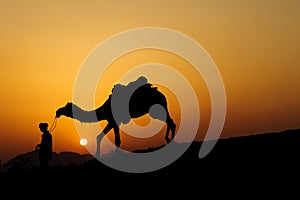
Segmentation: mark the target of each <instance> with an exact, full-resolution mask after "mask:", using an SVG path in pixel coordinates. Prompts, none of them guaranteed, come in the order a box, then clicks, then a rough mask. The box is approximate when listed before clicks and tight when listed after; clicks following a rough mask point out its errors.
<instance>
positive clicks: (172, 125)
mask: <svg viewBox="0 0 300 200" xmlns="http://www.w3.org/2000/svg"><path fill="white" fill-rule="evenodd" d="M170 130H171V139H170V138H169V133H170ZM175 130H176V124H175V123H174V120H173V119H171V118H170V117H168V119H167V131H166V135H165V140H166V141H167V143H170V142H171V140H173V139H174V136H175Z"/></svg>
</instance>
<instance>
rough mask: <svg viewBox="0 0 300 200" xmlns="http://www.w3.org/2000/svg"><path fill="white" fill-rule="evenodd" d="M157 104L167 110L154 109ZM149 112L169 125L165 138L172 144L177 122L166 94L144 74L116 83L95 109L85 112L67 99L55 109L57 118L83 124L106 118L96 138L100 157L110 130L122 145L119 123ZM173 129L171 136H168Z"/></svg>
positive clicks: (117, 144) (118, 145)
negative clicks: (135, 78) (110, 92)
mask: <svg viewBox="0 0 300 200" xmlns="http://www.w3.org/2000/svg"><path fill="white" fill-rule="evenodd" d="M157 104H158V105H160V106H162V107H163V108H164V111H165V112H161V110H160V109H152V108H155V107H154V106H153V105H157ZM152 106H153V107H152ZM147 113H149V115H150V117H152V118H153V119H159V120H161V121H164V122H165V123H166V124H167V129H166V134H165V140H166V142H167V143H170V142H171V140H172V139H173V138H174V136H175V129H176V124H175V123H174V120H173V119H172V118H171V116H170V114H169V111H168V107H167V100H166V97H165V96H164V94H162V93H161V92H160V91H159V90H158V88H157V87H153V85H152V84H150V83H148V81H147V79H146V78H145V77H143V76H141V77H139V78H138V79H137V80H136V81H133V82H130V83H129V84H128V85H127V86H124V85H121V84H116V85H115V86H114V87H113V89H112V94H110V95H109V97H108V99H107V100H106V101H105V102H104V103H103V104H102V105H101V106H100V107H98V108H97V109H95V110H91V111H86V110H83V109H81V108H80V107H79V106H77V105H75V104H74V103H72V102H68V103H67V104H66V105H65V106H64V107H61V108H59V109H57V110H56V117H57V118H59V117H60V116H62V115H63V116H66V117H70V118H73V119H76V120H79V121H80V122H84V123H92V122H99V121H101V120H107V122H108V123H107V125H106V126H105V128H104V129H103V131H102V132H101V133H100V134H99V135H97V137H96V142H97V149H96V156H97V157H100V143H101V140H102V138H103V137H104V136H105V135H106V134H107V133H108V132H109V131H110V130H111V129H113V130H114V136H115V141H114V143H115V145H116V146H117V147H120V144H121V140H120V133H119V126H120V125H121V123H123V124H126V123H128V122H129V121H130V120H131V118H138V117H141V116H143V115H145V114H147ZM170 131H171V138H169V133H170Z"/></svg>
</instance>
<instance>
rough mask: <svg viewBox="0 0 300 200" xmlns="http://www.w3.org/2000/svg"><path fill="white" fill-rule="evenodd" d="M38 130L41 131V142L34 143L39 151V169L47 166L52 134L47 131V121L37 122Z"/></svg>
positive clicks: (50, 157) (49, 158)
mask: <svg viewBox="0 0 300 200" xmlns="http://www.w3.org/2000/svg"><path fill="white" fill-rule="evenodd" d="M39 128H40V131H41V132H42V139H41V143H40V144H37V145H36V149H38V151H39V161H40V169H42V170H44V169H47V168H48V162H49V161H50V160H51V159H52V135H51V133H50V132H49V131H48V124H47V123H40V124H39Z"/></svg>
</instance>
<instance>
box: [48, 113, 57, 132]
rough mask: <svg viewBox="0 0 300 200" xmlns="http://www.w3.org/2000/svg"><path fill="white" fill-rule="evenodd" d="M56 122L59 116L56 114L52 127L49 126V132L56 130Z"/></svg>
mask: <svg viewBox="0 0 300 200" xmlns="http://www.w3.org/2000/svg"><path fill="white" fill-rule="evenodd" d="M56 124H57V117H56V116H55V117H54V120H53V122H52V124H51V127H50V128H49V130H48V131H49V132H52V131H54V129H55V127H56Z"/></svg>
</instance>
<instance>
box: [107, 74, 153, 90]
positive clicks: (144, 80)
mask: <svg viewBox="0 0 300 200" xmlns="http://www.w3.org/2000/svg"><path fill="white" fill-rule="evenodd" d="M146 84H149V85H151V84H150V83H148V80H147V78H145V77H144V76H140V77H139V78H137V79H136V80H135V81H132V82H130V83H128V85H122V84H119V83H118V84H116V85H114V87H113V89H112V92H113V93H120V92H121V93H122V92H129V93H131V92H133V91H135V90H136V89H138V88H139V87H141V86H143V85H146Z"/></svg>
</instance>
